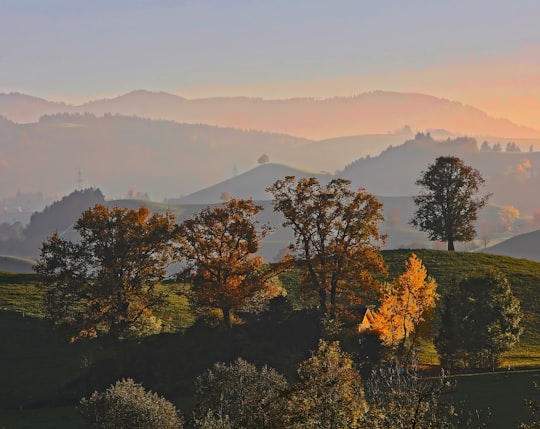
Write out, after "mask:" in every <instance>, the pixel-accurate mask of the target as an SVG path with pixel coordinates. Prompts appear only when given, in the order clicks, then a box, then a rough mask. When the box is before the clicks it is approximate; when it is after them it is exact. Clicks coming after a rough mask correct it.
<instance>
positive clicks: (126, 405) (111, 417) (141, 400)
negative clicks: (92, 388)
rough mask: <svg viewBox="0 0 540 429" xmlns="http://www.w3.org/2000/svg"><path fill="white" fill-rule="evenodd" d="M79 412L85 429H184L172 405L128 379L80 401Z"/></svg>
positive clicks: (177, 412) (179, 416)
mask: <svg viewBox="0 0 540 429" xmlns="http://www.w3.org/2000/svg"><path fill="white" fill-rule="evenodd" d="M79 412H80V414H81V417H82V420H83V426H82V427H83V428H86V429H119V428H129V429H148V428H160V429H181V428H182V427H183V418H182V416H181V414H180V412H179V411H178V410H177V409H176V407H175V406H174V405H173V404H171V403H170V402H169V401H167V400H166V399H165V398H163V397H162V396H159V395H158V394H157V393H154V392H151V391H147V390H146V389H145V388H144V387H143V386H142V385H141V384H139V383H135V382H134V381H133V380H132V379H130V378H128V379H126V380H119V381H117V382H116V383H115V384H114V385H112V386H110V387H109V388H108V389H107V390H106V391H104V392H97V391H96V392H94V393H93V394H92V395H91V396H90V397H89V398H88V399H87V398H83V399H82V400H81V403H80V406H79Z"/></svg>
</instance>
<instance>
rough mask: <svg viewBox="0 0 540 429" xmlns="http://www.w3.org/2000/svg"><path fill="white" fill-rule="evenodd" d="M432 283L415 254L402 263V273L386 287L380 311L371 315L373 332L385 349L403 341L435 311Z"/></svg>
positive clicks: (434, 295)
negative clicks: (372, 316) (385, 346)
mask: <svg viewBox="0 0 540 429" xmlns="http://www.w3.org/2000/svg"><path fill="white" fill-rule="evenodd" d="M436 289H437V285H436V283H435V280H433V279H432V278H431V277H428V275H427V271H426V268H425V267H424V265H423V264H422V260H421V259H419V258H418V257H417V256H416V255H415V254H414V253H413V254H412V255H411V257H410V258H409V259H408V261H407V262H406V263H405V271H404V272H403V274H401V275H400V276H398V277H397V278H396V279H395V280H394V281H393V282H392V283H389V284H386V285H385V286H384V290H383V296H382V301H381V306H380V308H379V309H378V310H377V311H376V312H374V323H373V329H374V330H375V331H376V332H377V333H378V334H379V336H380V338H381V340H382V341H383V343H385V344H386V345H396V344H397V343H398V342H400V341H404V340H405V339H406V338H407V337H408V336H409V335H410V334H411V333H412V332H414V330H415V329H416V326H417V325H418V324H419V323H420V322H422V321H424V320H425V316H426V314H427V313H428V312H429V311H430V310H432V309H433V308H435V301H436V300H437V298H438V295H437V292H436Z"/></svg>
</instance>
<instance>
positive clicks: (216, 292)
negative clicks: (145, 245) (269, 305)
mask: <svg viewBox="0 0 540 429" xmlns="http://www.w3.org/2000/svg"><path fill="white" fill-rule="evenodd" d="M261 209H262V207H261V206H259V205H256V204H254V203H253V201H252V200H242V199H231V200H229V201H227V202H225V203H223V204H221V205H219V206H216V207H206V208H204V209H202V210H201V211H200V212H199V213H197V214H195V215H194V216H193V217H192V218H190V219H187V220H185V221H184V222H182V224H180V226H179V228H178V241H179V243H180V257H181V259H182V261H183V263H184V264H185V267H184V270H183V272H182V274H181V276H182V277H183V278H184V279H186V280H188V281H189V282H190V283H191V298H192V301H193V302H194V303H196V304H197V306H198V307H199V308H218V309H220V310H221V312H222V316H223V322H224V324H225V326H230V325H231V322H232V319H231V317H232V315H233V314H234V313H235V312H236V311H238V310H253V309H261V306H263V305H264V304H265V303H266V302H267V301H268V299H270V298H273V297H275V296H277V295H279V293H280V292H281V287H280V284H279V283H278V281H277V279H276V278H275V277H276V276H275V274H276V270H277V269H278V266H270V265H264V264H263V258H262V256H259V255H256V252H257V250H258V249H259V243H260V241H261V240H262V239H263V238H264V237H266V235H267V234H268V232H269V231H270V227H269V226H268V225H262V226H260V227H258V222H257V220H256V219H255V217H256V215H257V214H258V213H259V211H260V210H261Z"/></svg>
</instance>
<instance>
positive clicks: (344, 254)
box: [267, 176, 385, 319]
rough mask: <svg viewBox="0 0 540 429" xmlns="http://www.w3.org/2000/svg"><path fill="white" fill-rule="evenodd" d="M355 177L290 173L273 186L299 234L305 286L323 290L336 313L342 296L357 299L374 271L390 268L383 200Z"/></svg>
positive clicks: (297, 250)
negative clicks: (384, 249) (322, 179)
mask: <svg viewBox="0 0 540 429" xmlns="http://www.w3.org/2000/svg"><path fill="white" fill-rule="evenodd" d="M350 183H351V182H350V181H348V180H344V179H333V180H331V181H330V182H329V183H328V184H326V185H323V184H321V183H319V181H318V180H317V179H316V178H314V177H312V178H305V179H299V180H298V181H296V179H295V177H294V176H288V177H285V179H283V180H278V181H276V182H275V183H274V184H273V185H272V186H270V187H269V188H268V189H267V191H268V192H271V193H272V195H273V197H274V199H273V205H274V210H275V211H278V212H281V213H282V214H283V216H284V217H285V222H284V223H283V226H285V227H290V228H292V230H293V233H294V236H295V238H296V242H295V244H294V245H292V246H291V247H292V250H293V251H294V256H295V257H296V258H297V259H298V260H300V261H301V263H302V264H303V266H304V268H305V271H304V274H303V277H302V279H303V282H304V286H305V287H304V291H305V292H308V293H316V294H318V297H319V309H320V311H321V314H322V315H325V316H326V315H329V316H330V318H331V319H334V318H335V317H336V314H337V306H338V304H339V303H338V298H347V299H348V300H349V301H355V300H357V299H358V295H359V291H360V290H362V289H364V290H365V289H367V288H369V286H371V285H373V283H374V280H373V277H372V273H383V272H385V268H384V261H383V259H382V256H381V254H380V249H381V246H382V244H383V243H384V240H385V236H383V235H382V234H381V233H380V232H379V222H381V221H382V220H383V216H382V213H381V210H382V204H381V203H380V202H379V201H378V200H377V199H376V198H375V197H374V196H373V195H371V194H369V193H367V192H366V191H365V190H364V189H359V190H357V191H353V190H351V189H350Z"/></svg>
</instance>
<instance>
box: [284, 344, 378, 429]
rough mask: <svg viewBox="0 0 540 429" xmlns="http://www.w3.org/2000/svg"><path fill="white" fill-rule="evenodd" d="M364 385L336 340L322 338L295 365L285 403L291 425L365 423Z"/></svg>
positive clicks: (309, 428)
mask: <svg viewBox="0 0 540 429" xmlns="http://www.w3.org/2000/svg"><path fill="white" fill-rule="evenodd" d="M366 411H367V404H366V402H365V399H364V389H363V387H362V383H361V380H360V375H359V374H358V371H356V369H355V368H354V365H353V361H352V358H351V356H350V355H348V354H347V353H345V352H343V351H342V350H341V347H340V346H339V342H337V341H334V342H326V341H324V340H321V341H320V342H319V347H318V349H317V350H316V351H315V352H314V353H313V355H312V356H311V357H310V358H309V359H308V360H306V361H304V362H302V363H301V364H300V366H299V367H298V381H297V382H296V384H295V385H294V387H293V388H292V391H291V393H290V395H289V402H288V405H287V415H288V419H289V420H290V421H289V425H288V426H287V427H291V428H298V429H300V428H305V429H339V428H350V429H353V428H361V427H364V426H363V424H362V419H363V417H364V413H365V412H366Z"/></svg>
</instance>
